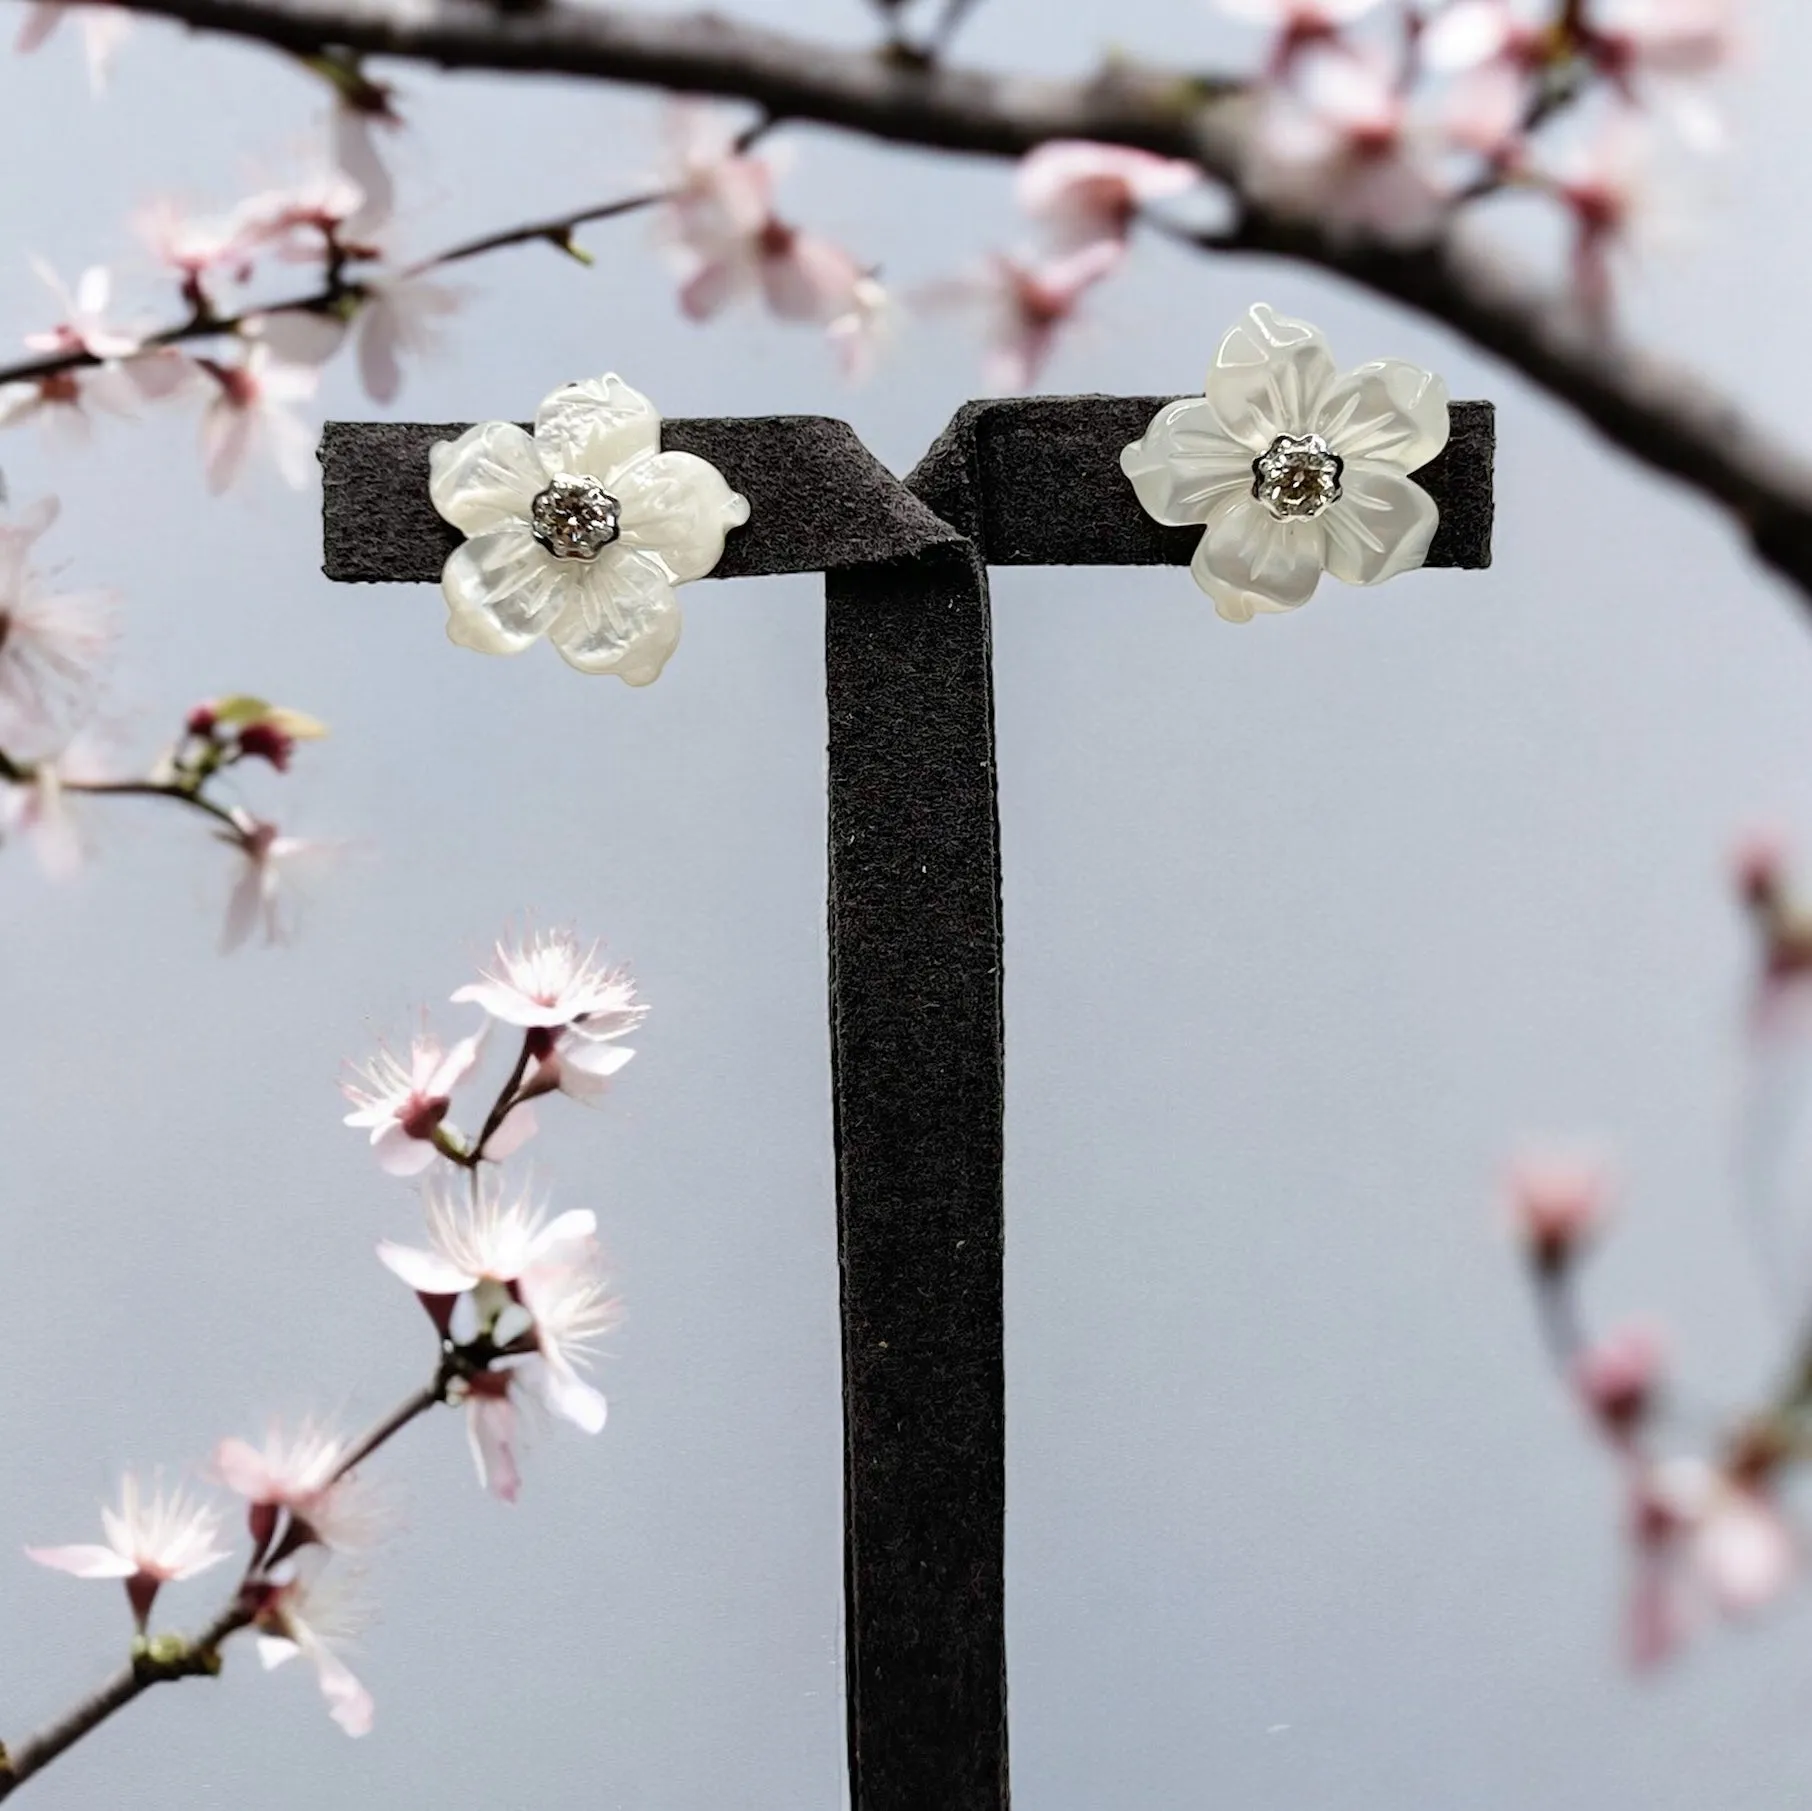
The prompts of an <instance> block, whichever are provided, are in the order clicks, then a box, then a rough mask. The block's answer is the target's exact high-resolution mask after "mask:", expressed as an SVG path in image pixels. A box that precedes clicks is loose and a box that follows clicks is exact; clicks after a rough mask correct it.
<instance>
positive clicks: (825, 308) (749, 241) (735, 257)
mask: <svg viewBox="0 0 1812 1811" xmlns="http://www.w3.org/2000/svg"><path fill="white" fill-rule="evenodd" d="M668 142H669V146H670V162H671V166H672V167H671V177H670V183H669V194H668V200H667V203H666V207H665V210H664V220H663V224H664V229H665V237H666V239H667V242H668V243H669V245H671V246H672V247H673V249H674V252H675V254H676V257H677V260H678V263H679V266H680V274H681V284H680V308H681V311H682V312H683V313H685V314H686V315H687V316H689V317H690V318H691V319H692V320H695V321H704V320H709V319H711V317H712V316H714V315H716V314H718V313H720V312H721V311H722V310H723V309H724V308H726V307H728V306H729V305H730V304H731V303H733V302H735V301H738V300H740V299H742V298H743V297H745V296H750V295H759V296H760V297H761V298H762V300H763V301H764V302H765V303H766V305H767V307H768V310H769V311H770V312H771V313H772V314H775V315H777V316H778V317H779V318H780V319H781V320H786V321H816V322H818V323H820V324H821V325H825V326H828V325H829V324H830V323H831V322H832V321H834V320H837V319H838V318H839V317H841V316H842V315H844V314H846V313H847V312H848V311H849V310H850V308H851V306H852V304H853V301H854V296H855V289H856V285H857V284H858V283H859V282H861V280H862V278H863V277H864V276H865V275H867V274H869V273H867V272H866V271H865V270H864V269H863V267H862V265H860V264H859V263H857V261H856V260H855V259H854V258H853V257H851V256H850V254H849V253H848V252H846V251H845V250H844V249H843V248H842V247H841V246H839V245H835V244H833V243H832V242H831V241H830V240H828V239H824V238H821V237H819V236H818V235H816V234H813V233H808V232H804V231H802V230H801V229H799V228H798V227H795V226H792V225H790V224H789V223H788V222H786V221H784V220H782V219H781V218H780V217H779V215H778V214H776V213H775V211H774V206H773V196H774V178H773V170H772V168H771V166H770V165H769V164H768V163H767V162H766V160H765V159H763V158H760V157H757V156H755V155H754V154H753V153H752V152H748V151H741V150H738V149H737V147H736V140H735V136H734V135H733V134H732V133H731V132H730V130H729V129H728V127H727V126H726V125H725V124H724V123H723V122H722V121H721V120H720V119H719V118H718V117H717V116H715V115H713V114H712V113H711V112H710V111H709V110H708V109H706V108H702V107H700V106H698V105H697V104H695V103H687V102H682V103H679V104H678V105H676V106H675V107H674V108H673V109H671V110H670V112H669V116H668Z"/></svg>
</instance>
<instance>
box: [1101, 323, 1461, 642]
mask: <svg viewBox="0 0 1812 1811" xmlns="http://www.w3.org/2000/svg"><path fill="white" fill-rule="evenodd" d="M1447 426H1448V424H1447V386H1446V385H1445V384H1444V383H1443V382H1442V381H1441V380H1440V378H1438V377H1434V376H1432V375H1430V374H1429V373H1428V372H1426V371H1421V370H1418V369H1417V368H1416V367H1415V366H1414V365H1410V364H1406V363H1404V362H1403V361H1402V360H1400V359H1380V360H1377V361H1375V362H1374V363H1372V364H1368V365H1361V366H1360V367H1359V368H1358V370H1356V371H1353V372H1349V373H1348V374H1347V375H1346V376H1344V377H1342V376H1341V375H1340V374H1339V373H1338V372H1337V371H1336V370H1335V369H1334V361H1333V358H1332V356H1331V355H1330V354H1329V352H1328V348H1327V342H1326V341H1325V340H1324V339H1323V338H1322V336H1321V334H1320V333H1319V332H1318V331H1317V330H1316V329H1315V328H1313V327H1311V326H1309V325H1308V324H1307V323H1306V322H1304V321H1293V320H1289V319H1287V318H1285V317H1284V316H1282V315H1279V314H1276V313H1274V312H1273V311H1272V310H1271V309H1270V308H1268V307H1266V306H1265V305H1264V304H1263V303H1262V302H1261V303H1258V304H1257V305H1256V306H1254V307H1253V308H1252V309H1251V311H1250V312H1249V314H1248V315H1247V317H1246V319H1245V320H1244V321H1242V322H1241V323H1240V324H1239V325H1238V326H1236V327H1234V328H1233V329H1232V331H1231V332H1229V333H1228V335H1227V337H1226V338H1225V339H1224V340H1222V341H1221V345H1220V350H1219V352H1218V353H1217V354H1216V355H1215V360H1214V365H1213V368H1212V369H1211V370H1210V371H1209V373H1208V386H1207V393H1206V394H1205V395H1203V396H1189V397H1184V398H1183V399H1182V400H1181V401H1178V402H1173V403H1169V404H1167V405H1166V406H1165V407H1164V408H1162V409H1160V410H1159V411H1158V413H1157V415H1156V416H1154V417H1153V419H1152V423H1151V426H1150V427H1149V428H1147V429H1146V431H1145V434H1144V437H1143V438H1142V439H1140V440H1136V441H1134V442H1133V443H1132V445H1130V446H1129V447H1127V448H1126V450H1125V451H1124V452H1123V453H1122V454H1121V455H1120V467H1121V470H1123V471H1124V472H1125V473H1126V475H1127V477H1128V478H1130V479H1131V480H1132V486H1133V489H1134V490H1135V491H1136V492H1137V493H1138V498H1139V501H1140V502H1141V503H1142V504H1143V505H1144V506H1145V509H1146V512H1147V513H1148V514H1149V515H1151V516H1153V517H1155V518H1156V519H1157V520H1158V521H1160V522H1164V523H1167V524H1169V525H1171V526H1173V527H1182V526H1187V525H1192V524H1195V523H1200V524H1202V526H1203V527H1204V529H1205V530H1206V532H1205V533H1204V534H1203V536H1202V540H1201V545H1200V546H1199V547H1198V548H1197V550H1196V555H1195V558H1194V560H1193V561H1192V562H1191V565H1190V570H1191V572H1192V573H1193V574H1194V576H1195V581H1196V583H1197V584H1198V585H1200V586H1201V588H1202V589H1203V591H1205V592H1206V593H1207V594H1208V596H1209V597H1211V598H1212V599H1213V600H1214V606H1215V608H1216V610H1218V611H1219V612H1220V614H1221V615H1222V616H1224V617H1225V618H1226V619H1227V620H1228V621H1229V622H1249V621H1251V619H1252V617H1253V616H1254V615H1255V614H1257V613H1258V612H1260V611H1275V610H1294V609H1295V608H1296V607H1297V606H1298V605H1300V604H1305V603H1307V602H1308V600H1309V598H1310V596H1311V595H1312V594H1313V592H1314V590H1315V586H1316V584H1317V582H1318V581H1319V580H1320V578H1321V574H1322V572H1323V571H1324V570H1325V571H1328V572H1331V573H1333V575H1334V576H1335V577H1336V578H1338V579H1343V580H1345V581H1346V583H1348V584H1349V585H1376V584H1379V583H1381V582H1382V581H1383V580H1385V579H1387V578H1391V577H1393V576H1394V575H1395V574H1397V573H1399V572H1407V571H1409V570H1410V569H1411V568H1412V567H1415V566H1419V565H1421V563H1422V561H1423V559H1424V558H1425V557H1426V555H1427V552H1428V543H1429V541H1430V539H1431V538H1432V537H1433V535H1434V531H1435V526H1436V523H1437V521H1438V518H1439V512H1438V511H1437V510H1436V508H1435V503H1434V499H1433V498H1432V497H1430V496H1429V494H1428V493H1427V492H1426V491H1425V490H1423V489H1422V487H1421V486H1420V485H1418V484H1412V483H1411V482H1410V480H1409V478H1408V476H1407V474H1408V473H1410V472H1413V471H1415V470H1416V469H1417V468H1418V467H1420V466H1424V465H1426V464H1427V463H1428V461H1429V460H1431V459H1432V458H1434V457H1435V455H1436V454H1437V453H1439V452H1440V451H1441V449H1442V448H1443V447H1444V446H1445V445H1446V444H1447Z"/></svg>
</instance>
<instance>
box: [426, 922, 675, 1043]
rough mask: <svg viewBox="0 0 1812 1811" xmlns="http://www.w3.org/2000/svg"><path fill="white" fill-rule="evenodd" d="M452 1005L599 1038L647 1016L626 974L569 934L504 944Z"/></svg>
mask: <svg viewBox="0 0 1812 1811" xmlns="http://www.w3.org/2000/svg"><path fill="white" fill-rule="evenodd" d="M453 1002H454V1004H455V1005H466V1004H470V1005H473V1006H478V1007H482V1008H483V1010H484V1011H486V1012H487V1013H489V1014H490V1015H491V1017H492V1018H494V1019H499V1020H501V1021H502V1022H503V1023H504V1024H506V1025H519V1026H522V1027H523V1028H524V1029H529V1028H533V1027H540V1028H543V1029H548V1030H551V1029H554V1028H556V1027H559V1026H566V1025H574V1024H583V1025H584V1026H585V1027H586V1028H587V1031H588V1033H589V1035H591V1036H593V1037H601V1038H614V1037H620V1036H622V1035H623V1033H625V1032H627V1031H632V1030H634V1029H635V1027H636V1026H637V1025H639V1024H640V1023H641V1022H642V1020H643V1019H644V1018H645V1017H647V1014H648V1008H647V1007H646V1006H641V1005H638V1004H637V1003H636V999H635V982H634V981H633V980H632V979H631V978H630V976H629V973H628V971H627V970H626V969H620V968H607V967H605V966H604V965H603V964H602V963H601V962H599V960H598V946H597V945H596V944H595V943H594V944H592V945H590V946H589V947H586V946H584V945H581V943H580V942H579V939H578V937H577V936H576V935H575V934H574V933H573V932H572V931H570V930H558V931H537V932H534V933H532V934H531V935H529V936H527V937H519V938H516V939H515V940H513V941H510V942H505V941H501V940H500V941H499V942H498V944H497V945H496V949H495V952H494V961H493V966H492V967H490V968H487V969H484V970H482V971H480V978H479V979H478V980H477V981H471V982H468V983H467V984H466V985H465V986H464V987H462V988H460V989H459V990H458V991H457V992H456V993H455V994H454V995H453Z"/></svg>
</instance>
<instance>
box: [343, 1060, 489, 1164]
mask: <svg viewBox="0 0 1812 1811" xmlns="http://www.w3.org/2000/svg"><path fill="white" fill-rule="evenodd" d="M483 1036H484V1034H483V1033H482V1032H480V1033H478V1034H476V1035H474V1036H472V1037H469V1038H461V1039H460V1040H459V1042H458V1043H457V1044H455V1045H454V1046H453V1047H452V1048H451V1049H450V1050H442V1048H441V1046H440V1040H439V1039H438V1038H436V1037H434V1036H432V1035H431V1034H429V1033H427V1032H423V1033H422V1034H421V1035H420V1036H418V1037H416V1038H414V1039H412V1040H411V1042H410V1046H409V1061H408V1063H407V1064H404V1063H402V1062H399V1061H398V1060H397V1058H396V1057H394V1056H392V1055H391V1053H390V1052H389V1051H388V1050H380V1051H379V1052H378V1053H377V1055H376V1056H374V1057H373V1058H372V1059H371V1061H370V1062H369V1063H367V1064H365V1065H364V1066H363V1067H362V1068H360V1069H358V1070H357V1071H355V1076H354V1079H353V1080H352V1081H349V1082H346V1083H345V1084H343V1086H342V1088H341V1090H340V1091H341V1092H342V1093H343V1094H344V1095H345V1096H346V1098H347V1099H348V1100H349V1101H351V1102H352V1103H353V1110H352V1111H351V1112H350V1113H348V1114H347V1115H346V1118H345V1122H344V1123H345V1124H347V1125H349V1126H358V1127H360V1128H361V1129H365V1130H369V1131H370V1133H371V1148H372V1150H373V1152H374V1153H375V1154H376V1156H377V1160H378V1165H379V1167H380V1168H381V1169H383V1170H384V1171H385V1172H386V1173H387V1174H389V1175H392V1176H419V1175H420V1174H421V1172H422V1171H423V1170H425V1169H426V1168H427V1167H428V1166H429V1165H430V1164H431V1163H433V1161H434V1158H435V1155H436V1147H435V1143H434V1134H435V1133H436V1131H438V1130H439V1128H440V1122H441V1121H442V1120H443V1119H445V1118H446V1116H447V1109H448V1108H449V1107H450V1106H451V1105H452V1100H453V1090H454V1089H455V1088H457V1087H458V1086H459V1084H460V1083H461V1082H462V1081H464V1080H465V1078H466V1077H467V1076H468V1075H469V1074H471V1072H472V1066H473V1064H474V1063H476V1062H477V1061H478V1052H479V1047H480V1045H481V1044H482V1042H483Z"/></svg>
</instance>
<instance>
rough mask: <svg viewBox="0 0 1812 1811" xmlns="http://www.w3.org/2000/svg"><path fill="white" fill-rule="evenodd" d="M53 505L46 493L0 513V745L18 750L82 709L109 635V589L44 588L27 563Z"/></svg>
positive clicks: (112, 610)
mask: <svg viewBox="0 0 1812 1811" xmlns="http://www.w3.org/2000/svg"><path fill="white" fill-rule="evenodd" d="M58 509H59V505H58V503H57V500H56V499H55V498H54V497H47V498H45V499H43V500H42V501H41V502H38V503H36V504H34V505H33V506H32V507H31V508H30V509H28V510H26V511H24V512H23V513H22V514H21V515H19V516H18V517H17V518H15V519H14V520H11V521H7V520H5V519H4V518H0V746H4V745H6V744H7V743H14V744H17V743H21V742H22V743H24V744H25V745H26V747H25V750H24V751H23V752H26V753H35V752H38V751H39V750H42V749H45V748H47V747H54V746H55V745H56V744H57V743H58V742H60V741H63V740H65V739H66V738H67V733H68V727H69V725H70V723H71V722H72V720H73V719H74V718H76V717H78V716H80V715H83V714H85V713H86V711H87V709H88V706H89V704H90V702H91V693H92V690H93V687H94V684H95V681H96V679H97V678H98V676H99V671H100V667H101V665H102V663H103V662H104V660H105V659H106V657H107V655H108V654H109V653H110V652H111V650H112V647H113V643H114V639H115V635H116V633H117V617H116V605H117V599H116V598H115V596H114V594H113V593H112V592H108V591H62V592H59V591H52V590H50V589H49V587H48V586H47V585H46V583H45V581H44V579H43V578H42V576H41V575H40V574H39V573H38V572H37V571H36V569H35V568H34V567H33V566H32V564H31V555H32V550H33V548H34V547H35V546H36V544H37V542H38V539H39V537H40V536H42V535H43V534H44V532H45V531H46V530H47V529H48V528H49V527H50V525H51V524H52V523H53V522H54V521H55V520H56V518H57V513H58ZM11 752H13V753H14V754H18V753H20V752H21V749H20V748H19V747H17V746H15V747H14V748H13V749H12V751H11Z"/></svg>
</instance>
